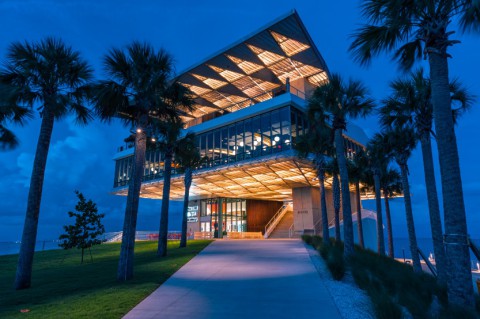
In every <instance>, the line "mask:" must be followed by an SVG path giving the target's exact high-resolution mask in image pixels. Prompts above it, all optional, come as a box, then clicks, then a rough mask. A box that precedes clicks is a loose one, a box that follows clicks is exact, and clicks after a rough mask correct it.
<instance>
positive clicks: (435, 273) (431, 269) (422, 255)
mask: <svg viewBox="0 0 480 319" xmlns="http://www.w3.org/2000/svg"><path fill="white" fill-rule="evenodd" d="M417 251H418V255H419V256H420V258H422V259H423V260H424V261H425V264H427V266H428V269H430V272H431V273H432V275H433V277H435V278H437V270H436V269H435V267H433V265H432V263H431V262H430V260H428V258H427V257H426V256H425V254H424V253H423V251H421V250H420V248H417Z"/></svg>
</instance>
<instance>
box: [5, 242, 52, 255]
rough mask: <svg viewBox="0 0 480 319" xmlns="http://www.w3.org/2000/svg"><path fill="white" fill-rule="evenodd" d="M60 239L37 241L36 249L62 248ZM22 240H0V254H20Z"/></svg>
mask: <svg viewBox="0 0 480 319" xmlns="http://www.w3.org/2000/svg"><path fill="white" fill-rule="evenodd" d="M58 244H59V241H58V240H45V241H37V244H36V245H35V251H42V250H52V249H60V247H58ZM19 251H20V242H0V255H12V254H18V252H19Z"/></svg>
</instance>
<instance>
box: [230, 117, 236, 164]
mask: <svg viewBox="0 0 480 319" xmlns="http://www.w3.org/2000/svg"><path fill="white" fill-rule="evenodd" d="M236 142H237V140H236V134H235V125H230V126H229V127H228V149H229V151H228V161H229V162H235V155H236V154H237V151H238V150H237V143H236Z"/></svg>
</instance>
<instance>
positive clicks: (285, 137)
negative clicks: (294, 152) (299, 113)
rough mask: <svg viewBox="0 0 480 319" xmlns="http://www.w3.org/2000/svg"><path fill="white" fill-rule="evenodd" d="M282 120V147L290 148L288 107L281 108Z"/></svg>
mask: <svg viewBox="0 0 480 319" xmlns="http://www.w3.org/2000/svg"><path fill="white" fill-rule="evenodd" d="M280 122H281V125H282V133H281V137H280V138H281V142H282V147H286V148H290V145H291V136H290V125H291V124H290V111H289V110H288V108H287V107H285V108H282V109H280Z"/></svg>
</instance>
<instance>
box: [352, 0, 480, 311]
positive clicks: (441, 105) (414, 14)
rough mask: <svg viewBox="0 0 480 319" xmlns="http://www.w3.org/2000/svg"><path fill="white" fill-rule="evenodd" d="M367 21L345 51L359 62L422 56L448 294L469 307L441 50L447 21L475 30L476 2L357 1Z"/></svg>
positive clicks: (478, 24)
mask: <svg viewBox="0 0 480 319" xmlns="http://www.w3.org/2000/svg"><path fill="white" fill-rule="evenodd" d="M362 7H363V15H364V16H365V18H366V19H367V20H368V23H369V24H368V25H365V26H363V27H362V28H360V29H359V30H358V31H357V33H356V34H355V35H354V38H355V40H354V41H353V43H352V45H351V48H350V49H351V50H352V51H353V53H354V54H355V56H356V57H357V59H358V60H359V61H360V62H362V63H367V62H369V61H370V60H371V58H372V57H373V56H375V55H377V54H378V53H380V52H393V56H394V57H395V58H396V59H397V60H398V61H399V63H400V65H401V67H403V68H404V69H409V68H411V67H412V66H413V64H414V62H415V61H417V60H420V59H422V57H425V58H426V59H428V63H429V66H430V81H431V88H432V104H433V114H434V118H435V128H436V135H437V147H438V154H439V159H440V172H441V178H442V192H443V210H444V217H445V243H446V253H447V259H448V260H449V264H448V267H449V269H448V273H449V276H448V278H447V279H448V296H449V301H450V302H452V303H453V304H458V305H463V306H465V307H467V308H470V309H471V308H473V307H474V297H473V287H472V274H471V272H470V257H469V251H468V249H469V248H468V236H467V234H468V231H467V221H466V215H465V205H464V200H463V188H462V180H461V174H460V163H459V157H458V148H457V142H456V136H455V132H454V122H453V120H452V111H451V96H450V90H449V75H448V57H450V55H449V54H448V52H447V49H448V48H449V47H450V46H452V45H454V44H456V43H459V41H456V40H452V39H451V38H450V37H451V35H452V34H454V32H453V31H452V30H451V29H450V27H451V23H452V21H458V22H459V27H460V29H461V31H477V32H478V31H479V30H480V3H479V2H478V1H471V0H461V1H460V0H444V1H410V2H405V1H394V0H381V1H377V0H368V1H364V2H363V4H362Z"/></svg>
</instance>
